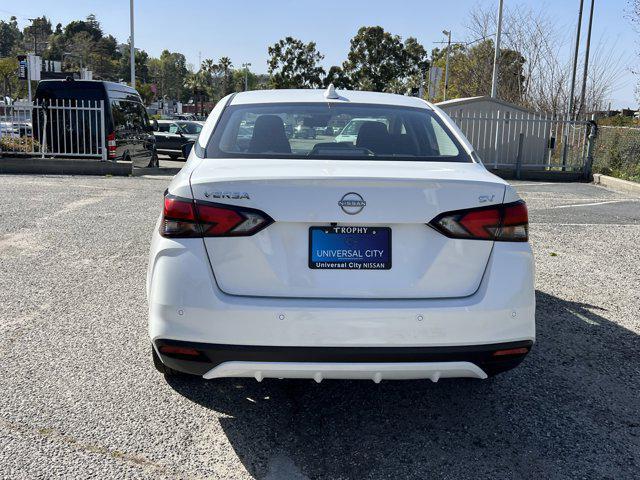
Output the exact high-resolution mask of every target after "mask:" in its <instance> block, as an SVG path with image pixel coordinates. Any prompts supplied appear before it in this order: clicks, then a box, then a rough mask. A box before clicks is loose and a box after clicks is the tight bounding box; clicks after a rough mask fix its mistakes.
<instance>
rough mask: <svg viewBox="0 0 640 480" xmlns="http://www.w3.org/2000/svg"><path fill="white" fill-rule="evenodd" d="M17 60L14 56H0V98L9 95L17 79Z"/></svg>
mask: <svg viewBox="0 0 640 480" xmlns="http://www.w3.org/2000/svg"><path fill="white" fill-rule="evenodd" d="M17 71H18V60H16V59H15V58H0V79H1V80H2V98H4V97H5V96H7V97H11V93H12V91H13V87H14V84H15V83H16V81H17V77H16V72H17Z"/></svg>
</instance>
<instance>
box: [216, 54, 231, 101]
mask: <svg viewBox="0 0 640 480" xmlns="http://www.w3.org/2000/svg"><path fill="white" fill-rule="evenodd" d="M218 67H219V70H220V72H221V73H222V96H223V97H224V96H226V95H229V94H230V93H232V92H233V91H234V88H233V71H232V70H231V68H232V67H233V63H231V59H230V58H229V57H222V58H221V59H220V60H218Z"/></svg>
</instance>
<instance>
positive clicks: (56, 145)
mask: <svg viewBox="0 0 640 480" xmlns="http://www.w3.org/2000/svg"><path fill="white" fill-rule="evenodd" d="M35 100H36V101H37V102H38V103H44V104H45V105H52V106H53V105H56V106H66V105H69V106H70V107H72V106H74V105H79V106H89V105H94V106H96V105H99V102H100V101H103V102H104V120H105V122H104V123H105V126H104V127H105V128H104V134H105V138H104V139H102V140H101V141H100V139H99V137H100V135H101V131H102V126H101V117H100V115H99V114H98V111H91V112H90V111H84V112H81V113H78V112H76V111H73V110H72V109H71V108H69V109H65V108H52V109H49V114H48V117H47V121H48V123H47V132H48V136H47V145H49V150H50V151H52V152H59V153H61V154H65V153H67V154H76V155H81V154H82V152H83V151H88V150H91V151H96V152H97V151H98V149H99V146H100V145H107V157H108V159H110V160H125V161H131V162H133V165H134V166H136V167H147V166H157V165H158V157H157V155H156V152H155V140H154V137H153V133H152V127H151V123H150V122H149V117H148V116H147V111H146V109H145V108H144V105H143V104H142V99H141V98H140V95H139V94H138V92H137V91H136V90H135V89H133V88H131V87H129V86H127V85H124V84H121V83H115V82H102V81H96V80H72V79H69V80H42V81H41V82H40V83H38V88H37V89H36V93H35ZM76 102H77V103H76ZM90 102H91V103H90ZM43 126H44V118H43V115H42V111H40V119H39V121H38V122H36V121H34V122H33V128H34V136H35V137H36V138H37V139H38V141H39V142H40V143H42V142H43V140H44V138H43V137H44V128H43ZM80 132H81V133H80ZM79 133H80V134H79ZM89 147H90V148H89Z"/></svg>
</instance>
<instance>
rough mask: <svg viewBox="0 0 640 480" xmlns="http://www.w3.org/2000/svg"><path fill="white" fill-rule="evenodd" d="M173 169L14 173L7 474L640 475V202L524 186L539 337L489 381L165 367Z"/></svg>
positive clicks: (4, 268)
mask: <svg viewBox="0 0 640 480" xmlns="http://www.w3.org/2000/svg"><path fill="white" fill-rule="evenodd" d="M167 183H168V179H167V178H161V179H151V178H90V177H43V176H13V177H11V176H3V177H0V193H1V194H2V198H3V199H4V201H3V206H2V215H0V271H1V272H2V275H0V392H1V394H0V477H2V478H11V479H21V478H24V479H27V478H38V477H43V478H44V477H46V478H56V477H58V478H62V477H64V478H86V477H97V478H105V477H120V478H121V477H128V478H154V479H155V478H234V479H235V478H240V479H242V478H260V479H271V480H273V479H305V478H312V479H316V478H323V479H324V478H326V479H352V478H353V479H377V478H403V479H425V478H445V479H463V478H473V479H477V478H554V479H555V478H589V479H591V478H611V479H613V478H615V479H620V478H638V472H640V413H639V411H640V408H639V407H640V401H639V399H638V387H639V386H640V355H639V354H638V352H639V351H640V336H639V334H640V293H639V288H638V287H639V286H640V254H639V249H640V240H639V238H640V202H639V201H638V199H633V198H631V197H628V196H626V195H622V194H617V193H614V192H610V191H607V190H604V189H601V188H598V187H595V186H593V185H587V184H547V183H532V182H519V183H517V188H518V190H519V192H520V193H521V195H522V196H523V197H524V198H525V199H526V201H527V202H528V205H529V209H530V220H531V225H530V229H531V243H532V245H533V248H534V251H535V254H536V262H537V279H536V280H537V305H538V311H537V328H538V339H537V344H536V346H535V347H534V350H533V351H532V353H531V354H530V355H529V357H528V358H527V359H526V360H525V362H524V363H523V364H522V365H521V366H520V367H519V368H517V369H516V370H513V371H511V372H508V373H505V374H503V375H500V376H498V377H496V378H494V379H491V380H489V381H470V380H442V381H440V382H438V383H436V384H434V383H431V382H430V381H410V382H382V383H381V384H380V385H376V384H374V383H373V382H370V381H348V382H338V381H324V382H322V383H321V384H316V383H315V382H313V381H277V380H272V381H266V380H265V381H264V382H262V383H258V382H256V381H255V380H250V379H248V380H221V381H213V382H205V381H202V380H199V379H193V380H170V381H167V380H165V379H164V377H163V376H161V375H160V374H158V373H157V372H156V371H155V370H154V369H153V366H152V364H151V355H150V345H149V339H148V337H147V332H146V300H145V271H146V266H147V252H148V246H149V240H150V236H151V231H152V229H153V226H154V222H155V221H156V218H157V215H158V213H159V211H160V208H161V199H162V192H163V190H164V189H165V188H166V185H167Z"/></svg>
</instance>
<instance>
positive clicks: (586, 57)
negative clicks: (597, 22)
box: [578, 0, 595, 114]
mask: <svg viewBox="0 0 640 480" xmlns="http://www.w3.org/2000/svg"><path fill="white" fill-rule="evenodd" d="M594 2H595V0H591V11H590V12H589V27H588V28H587V47H586V50H585V52H584V71H583V73H582V92H581V93H580V105H578V114H580V113H582V110H583V109H584V99H585V95H586V92H587V73H588V71H589V49H590V48H591V25H592V24H593V4H594Z"/></svg>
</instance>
